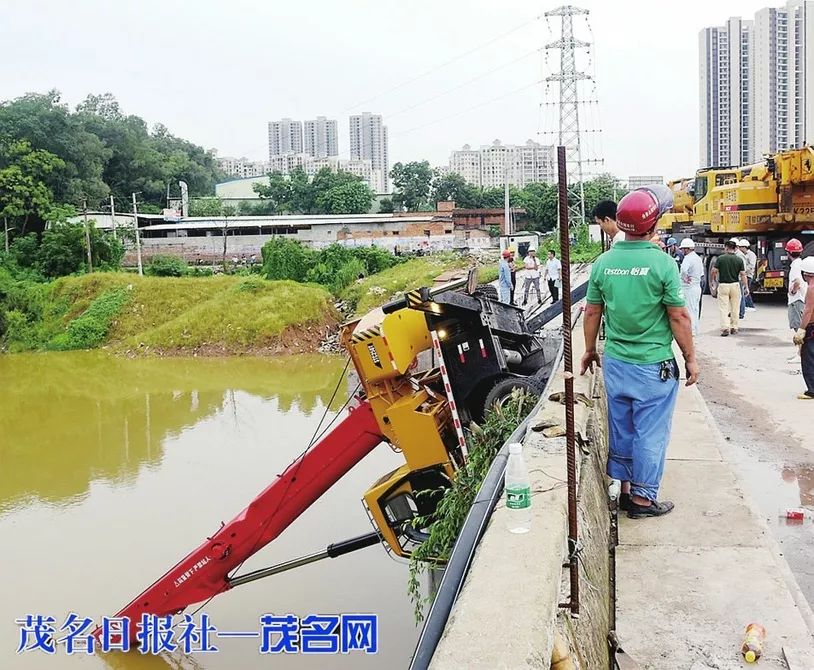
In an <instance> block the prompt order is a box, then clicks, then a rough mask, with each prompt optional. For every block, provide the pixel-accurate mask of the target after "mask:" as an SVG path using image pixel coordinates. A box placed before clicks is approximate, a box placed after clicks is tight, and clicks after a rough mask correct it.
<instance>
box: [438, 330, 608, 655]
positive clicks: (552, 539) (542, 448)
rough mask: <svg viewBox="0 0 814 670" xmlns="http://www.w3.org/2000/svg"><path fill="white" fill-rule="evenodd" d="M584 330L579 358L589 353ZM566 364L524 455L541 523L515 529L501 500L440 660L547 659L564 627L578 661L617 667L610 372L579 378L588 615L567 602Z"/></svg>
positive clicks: (535, 517) (583, 584) (584, 607)
mask: <svg viewBox="0 0 814 670" xmlns="http://www.w3.org/2000/svg"><path fill="white" fill-rule="evenodd" d="M581 339H582V338H581V336H580V335H579V333H578V331H577V334H576V336H575V338H574V360H575V361H579V358H580V356H581V355H582V349H581V343H580V342H578V341H581ZM564 385H565V383H564V376H563V372H562V370H560V371H559V372H558V375H557V378H556V379H555V380H554V381H553V382H552V384H551V387H550V388H551V391H550V393H551V399H550V400H549V401H548V402H547V403H546V404H545V405H544V406H543V407H542V408H541V410H540V412H539V413H538V415H537V416H536V417H534V419H533V420H532V422H531V425H532V427H534V428H535V430H532V431H531V432H530V433H529V435H528V436H527V438H526V441H525V448H524V455H525V458H526V462H527V464H528V467H529V471H530V476H531V485H532V496H533V497H532V529H531V531H530V532H529V533H526V534H523V535H513V534H512V533H509V532H508V530H506V521H507V517H506V514H507V510H506V508H505V504H504V503H500V504H499V505H498V507H497V509H496V510H495V513H494V515H493V516H492V519H491V521H490V523H489V526H488V528H487V530H486V533H485V535H484V537H483V539H482V541H481V543H480V545H479V547H478V550H477V553H476V555H475V558H474V560H473V563H472V567H471V569H470V572H469V575H468V577H467V579H466V582H465V584H464V586H463V589H462V592H461V595H460V597H459V598H458V600H457V602H456V604H455V607H454V609H453V611H452V615H451V617H450V620H449V623H448V626H447V629H446V631H445V633H444V636H443V638H442V640H441V642H440V644H439V646H438V648H437V650H436V653H435V655H434V657H433V662H432V665H431V667H432V668H434V669H449V670H452V669H453V668H455V669H457V668H464V667H465V668H490V669H491V668H494V669H497V668H511V669H512V670H518V669H521V668H545V669H548V668H549V667H550V665H551V651H552V647H553V642H554V636H555V632H556V631H559V632H560V633H562V635H563V636H564V637H565V638H566V639H567V640H568V643H569V645H570V647H571V653H572V658H573V659H574V661H575V662H576V663H577V667H580V668H583V669H586V670H604V669H606V668H609V667H610V665H609V658H610V656H609V652H608V643H607V638H608V632H609V631H610V629H611V625H612V617H611V590H610V584H609V574H610V570H609V566H610V558H609V551H608V550H609V545H610V512H609V509H608V498H607V488H606V484H605V474H604V471H605V461H606V458H607V419H606V416H607V415H606V409H605V407H606V406H605V401H604V394H603V387H602V381H601V377H600V376H596V377H595V376H593V375H586V376H584V377H577V378H576V379H575V392H576V393H577V397H578V402H577V404H576V407H575V416H576V430H577V436H578V442H579V444H580V449H579V458H578V465H579V470H578V482H579V487H578V510H579V512H578V518H579V539H580V544H579V546H580V591H581V594H580V595H581V597H580V601H581V608H580V616H579V617H578V618H572V617H571V616H570V615H569V614H568V613H567V610H562V609H560V608H559V607H558V605H559V603H561V602H565V601H566V600H567V598H568V584H569V582H568V570H564V569H563V565H564V564H565V563H567V560H568V541H567V538H568V524H567V489H566V451H565V438H564V437H563V435H564V428H565V405H564V404H561V403H560V398H561V395H560V394H561V393H562V392H563V391H564Z"/></svg>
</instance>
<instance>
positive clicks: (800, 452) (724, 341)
mask: <svg viewBox="0 0 814 670" xmlns="http://www.w3.org/2000/svg"><path fill="white" fill-rule="evenodd" d="M791 337H792V333H791V331H790V330H789V328H788V321H787V317H786V305H785V304H782V303H758V305H757V311H755V312H747V314H746V318H745V320H744V321H743V322H741V328H740V332H739V334H738V335H736V336H729V337H721V336H720V330H719V324H718V309H717V304H716V301H715V300H714V299H713V298H712V297H711V296H704V303H703V306H702V310H701V334H700V336H699V337H698V338H697V340H696V346H697V350H698V357H699V362H700V366H701V381H700V382H699V389H700V390H701V393H702V395H703V397H704V399H705V400H706V401H707V404H708V406H709V408H710V410H711V411H712V414H713V417H714V418H715V421H716V423H717V424H718V427H719V429H720V430H721V432H722V433H723V435H724V436H725V438H726V439H727V440H728V442H729V444H730V445H731V446H732V447H733V449H732V450H731V453H730V456H729V458H732V459H733V460H735V461H736V462H735V463H734V465H735V470H736V471H737V472H738V473H739V474H740V476H741V478H742V482H743V484H744V486H745V488H747V489H748V491H749V494H750V495H751V497H752V498H753V499H754V500H755V502H756V503H757V504H758V507H759V508H760V511H761V512H762V513H763V515H764V516H765V518H766V520H767V522H768V524H769V527H770V528H771V530H772V533H773V534H774V536H775V539H776V540H777V542H778V543H779V544H780V546H781V548H782V550H783V553H784V555H785V557H786V559H787V561H788V563H789V566H790V568H791V570H792V572H793V574H794V576H795V578H796V579H797V582H798V584H799V586H800V589H801V590H802V592H803V594H804V595H805V597H806V599H807V600H808V602H809V604H810V605H812V606H814V561H812V560H811V557H812V556H814V523H812V522H811V520H810V519H809V520H808V522H807V523H803V524H798V523H790V522H787V521H785V520H781V519H780V518H779V514H780V510H781V509H785V508H789V507H794V508H799V507H803V508H805V509H806V510H808V512H809V513H811V515H812V516H814V421H812V418H814V402H812V403H810V404H809V403H807V402H806V401H802V400H797V399H796V396H797V394H798V393H800V392H801V391H803V390H805V385H804V383H803V378H802V375H801V374H800V363H799V358H796V357H795V354H796V348H795V347H794V346H793V344H792V343H791ZM699 495H703V492H699Z"/></svg>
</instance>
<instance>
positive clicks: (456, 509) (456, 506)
mask: <svg viewBox="0 0 814 670" xmlns="http://www.w3.org/2000/svg"><path fill="white" fill-rule="evenodd" d="M536 402H537V397H536V396H532V395H528V394H526V393H524V392H523V391H521V390H516V391H514V392H513V393H512V395H511V397H510V398H509V400H508V401H507V402H505V403H504V404H503V406H502V407H500V406H497V407H495V408H494V409H493V410H490V411H489V412H487V414H486V417H485V418H484V421H483V425H481V426H479V425H477V424H474V423H473V424H471V426H470V428H469V429H468V430H467V439H466V444H467V447H468V450H469V455H468V457H467V460H466V464H465V465H464V467H463V468H461V469H460V470H459V471H458V472H457V474H456V475H455V479H454V480H453V482H452V486H451V487H450V488H448V489H446V490H445V491H444V494H443V497H442V498H441V500H440V502H439V503H438V507H437V508H436V510H435V514H434V515H433V516H432V517H417V518H416V519H414V521H413V525H414V527H416V528H427V529H428V532H429V537H428V538H427V539H426V540H425V541H424V542H423V543H421V544H420V545H419V546H418V547H417V548H416V549H415V551H413V553H412V556H411V557H410V568H409V581H408V584H407V593H408V595H409V596H410V600H411V601H412V603H413V605H414V613H415V619H416V623H419V622H421V621H422V620H423V619H424V606H425V605H426V604H428V603H430V602H432V599H433V598H434V597H435V594H434V593H430V594H429V595H427V596H424V595H423V593H422V588H421V576H422V575H423V574H424V573H426V572H427V571H429V570H432V569H437V568H443V567H444V566H445V565H446V562H447V561H448V560H449V557H450V554H451V553H452V548H453V547H454V546H455V541H456V540H457V539H458V534H459V533H460V532H461V528H462V527H463V524H464V521H465V520H466V516H467V514H469V510H470V508H471V507H472V503H473V502H474V501H475V496H476V495H477V493H478V490H479V489H480V487H481V484H482V483H483V480H484V478H485V477H486V473H487V472H488V471H489V468H490V467H491V465H492V461H494V459H495V456H496V455H497V453H498V451H500V448H501V447H502V446H503V444H504V443H505V442H506V440H508V439H509V437H510V436H511V434H512V433H513V432H514V430H515V429H516V428H517V426H519V425H520V423H521V421H523V419H524V418H525V417H526V415H527V414H528V413H529V412H530V411H531V410H532V408H533V407H534V405H535V404H536ZM432 493H433V491H428V492H425V495H430V494H432ZM418 495H421V494H420V493H419V494H418Z"/></svg>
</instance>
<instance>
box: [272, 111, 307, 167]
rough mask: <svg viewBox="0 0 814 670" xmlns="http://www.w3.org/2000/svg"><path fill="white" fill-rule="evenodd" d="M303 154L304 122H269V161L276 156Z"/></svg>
mask: <svg viewBox="0 0 814 670" xmlns="http://www.w3.org/2000/svg"><path fill="white" fill-rule="evenodd" d="M302 152H303V145H302V121H294V120H292V119H282V120H281V121H269V160H271V159H272V158H274V156H283V155H285V154H301V153H302Z"/></svg>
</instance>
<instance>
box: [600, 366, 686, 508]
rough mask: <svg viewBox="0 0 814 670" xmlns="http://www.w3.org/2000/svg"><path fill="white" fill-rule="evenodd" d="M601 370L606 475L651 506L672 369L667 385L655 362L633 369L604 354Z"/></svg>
mask: <svg viewBox="0 0 814 670" xmlns="http://www.w3.org/2000/svg"><path fill="white" fill-rule="evenodd" d="M603 367H604V370H605V372H604V376H605V391H606V392H607V396H608V426H609V428H610V450H609V451H610V453H609V454H608V475H610V476H611V477H613V478H614V479H619V480H621V481H625V482H630V493H631V494H632V495H635V496H640V497H642V498H647V499H648V500H652V501H654V502H655V501H656V500H657V496H658V492H659V485H660V484H661V477H662V475H663V474H664V459H665V457H666V455H667V444H668V443H669V442H670V424H671V422H672V420H673V410H675V404H676V397H677V396H678V379H677V377H678V374H677V373H678V366H674V369H675V372H676V374H675V375H674V377H673V378H671V379H668V380H667V381H662V380H661V377H660V371H661V363H655V364H652V365H635V364H633V363H625V362H624V361H620V360H617V359H614V358H609V357H608V356H605V357H604V358H603Z"/></svg>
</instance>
